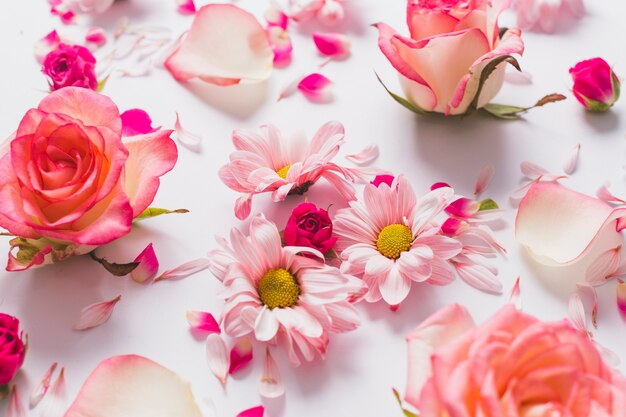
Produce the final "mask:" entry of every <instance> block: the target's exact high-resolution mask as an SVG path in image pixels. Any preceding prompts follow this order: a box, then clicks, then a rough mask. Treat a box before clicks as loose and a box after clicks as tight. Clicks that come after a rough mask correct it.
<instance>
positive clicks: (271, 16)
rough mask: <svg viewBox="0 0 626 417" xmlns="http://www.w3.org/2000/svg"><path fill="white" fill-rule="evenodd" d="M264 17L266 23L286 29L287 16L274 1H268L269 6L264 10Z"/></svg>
mask: <svg viewBox="0 0 626 417" xmlns="http://www.w3.org/2000/svg"><path fill="white" fill-rule="evenodd" d="M264 17H265V20H267V24H268V25H270V26H279V27H281V28H283V29H285V30H287V25H288V24H289V16H287V15H286V14H285V12H283V11H282V10H281V8H280V7H278V5H277V4H276V3H274V2H271V3H270V6H269V7H268V9H267V10H266V11H265V14H264Z"/></svg>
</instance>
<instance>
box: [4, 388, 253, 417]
mask: <svg viewBox="0 0 626 417" xmlns="http://www.w3.org/2000/svg"><path fill="white" fill-rule="evenodd" d="M261 415H262V414H261ZM6 417H28V414H26V409H25V408H24V403H23V402H22V397H21V396H20V393H19V391H18V390H17V385H13V386H12V387H11V396H10V397H9V406H8V407H7V415H6Z"/></svg>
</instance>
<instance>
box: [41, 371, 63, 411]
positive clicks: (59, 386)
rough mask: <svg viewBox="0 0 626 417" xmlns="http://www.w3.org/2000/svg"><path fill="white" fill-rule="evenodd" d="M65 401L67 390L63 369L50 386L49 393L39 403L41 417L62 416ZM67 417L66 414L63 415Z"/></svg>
mask: <svg viewBox="0 0 626 417" xmlns="http://www.w3.org/2000/svg"><path fill="white" fill-rule="evenodd" d="M66 399H67V389H66V386H65V368H61V371H60V372H59V376H57V379H56V380H55V381H54V383H53V384H52V388H50V392H49V393H48V395H46V397H45V398H44V399H43V401H42V402H41V409H42V411H41V414H40V416H41V417H59V416H62V415H63V411H64V410H65V407H67V405H66ZM64 417H67V414H65V415H64Z"/></svg>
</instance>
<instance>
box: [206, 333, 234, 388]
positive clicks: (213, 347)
mask: <svg viewBox="0 0 626 417" xmlns="http://www.w3.org/2000/svg"><path fill="white" fill-rule="evenodd" d="M206 358H207V362H208V364H209V369H211V372H213V375H215V376H216V377H217V379H219V380H220V382H221V383H222V384H224V385H225V384H226V380H227V378H228V369H229V368H230V360H229V355H228V348H227V347H226V342H224V339H222V337H221V336H220V335H219V334H217V333H211V334H210V335H209V336H208V337H207V339H206Z"/></svg>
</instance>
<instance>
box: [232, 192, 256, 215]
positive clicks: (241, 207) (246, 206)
mask: <svg viewBox="0 0 626 417" xmlns="http://www.w3.org/2000/svg"><path fill="white" fill-rule="evenodd" d="M251 210H252V194H246V195H244V196H242V197H239V198H238V199H237V200H236V201H235V216H236V217H237V218H238V219H239V220H245V219H246V218H248V216H249V215H250V211H251Z"/></svg>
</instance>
